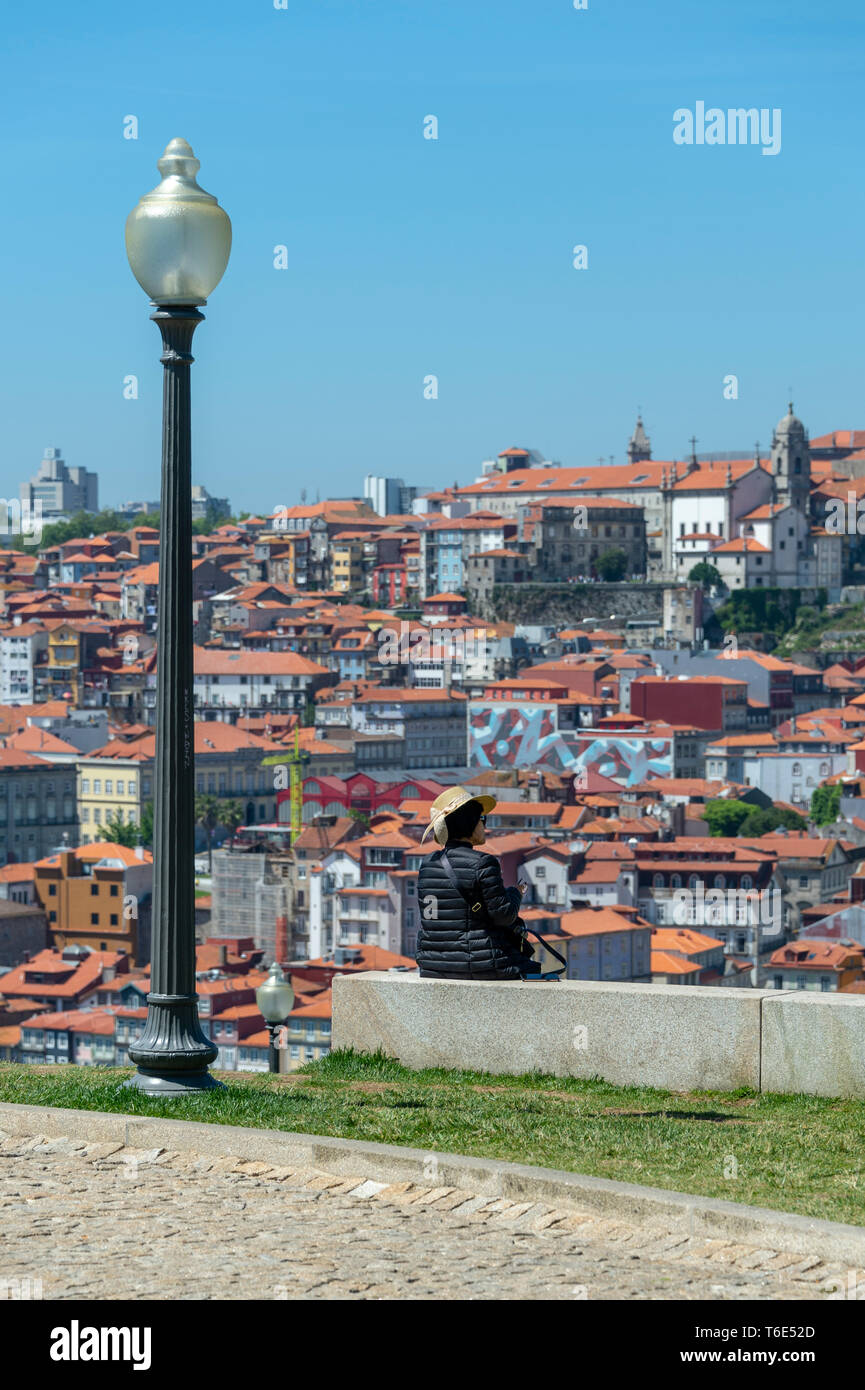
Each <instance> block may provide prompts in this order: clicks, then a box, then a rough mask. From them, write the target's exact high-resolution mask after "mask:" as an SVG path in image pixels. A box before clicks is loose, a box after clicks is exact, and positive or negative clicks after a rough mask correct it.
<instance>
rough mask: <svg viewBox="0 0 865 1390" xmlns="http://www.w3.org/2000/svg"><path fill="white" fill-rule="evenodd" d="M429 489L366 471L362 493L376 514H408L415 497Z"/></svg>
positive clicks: (400, 479)
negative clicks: (380, 476)
mask: <svg viewBox="0 0 865 1390" xmlns="http://www.w3.org/2000/svg"><path fill="white" fill-rule="evenodd" d="M429 490H430V489H429V488H428V487H415V486H414V485H413V484H406V483H404V482H403V480H402V478H379V477H377V476H376V475H375V474H374V473H367V475H366V477H365V478H364V480H363V495H364V497H365V498H366V500H367V502H369V504H370V506H371V507H372V509H373V511H374V512H375V513H376V514H377V515H378V516H408V515H409V513H410V512H411V510H412V507H413V505H414V500H415V498H416V497H419V496H421V494H423V493H424V492H429Z"/></svg>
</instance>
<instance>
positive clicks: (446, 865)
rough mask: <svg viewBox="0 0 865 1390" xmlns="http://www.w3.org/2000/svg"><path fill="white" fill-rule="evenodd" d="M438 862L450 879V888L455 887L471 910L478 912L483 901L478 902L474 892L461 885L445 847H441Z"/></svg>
mask: <svg viewBox="0 0 865 1390" xmlns="http://www.w3.org/2000/svg"><path fill="white" fill-rule="evenodd" d="M440 863H441V866H442V868H443V869H444V871H445V874H446V875H447V877H448V879H449V881H450V885H451V888H455V889H456V890H457V892H458V893H459V895H460V897H461V898H464V899H465V901H466V902H467V903H468V905H469V907H470V909H471V911H472V912H475V913H477V912H480V911H481V908H482V907H483V903H481V902H479V900H478V899H477V898H476V897H475V896H474V894H472V893H470V892H469V891H468V889H466V888H463V887H462V885H461V884H460V881H459V879H458V878H457V876H456V874H455V873H454V866H453V864H452V863H451V861H450V860H449V859H448V854H447V850H445V849H443V850H442V852H441V859H440Z"/></svg>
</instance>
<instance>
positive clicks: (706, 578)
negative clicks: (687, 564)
mask: <svg viewBox="0 0 865 1390" xmlns="http://www.w3.org/2000/svg"><path fill="white" fill-rule="evenodd" d="M688 582H689V583H691V584H701V585H702V586H703V588H704V589H714V588H717V587H718V586H719V585H721V584H723V582H724V581H723V580H722V578H721V572H720V570H719V569H718V567H717V565H710V564H709V563H708V561H707V560H701V561H700V563H699V564H698V565H695V566H694V568H693V569H692V570H691V572H690V574H689V575H688Z"/></svg>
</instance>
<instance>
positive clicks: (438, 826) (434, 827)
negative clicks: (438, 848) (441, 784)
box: [421, 787, 496, 845]
mask: <svg viewBox="0 0 865 1390" xmlns="http://www.w3.org/2000/svg"><path fill="white" fill-rule="evenodd" d="M469 801H477V802H478V803H479V804H480V807H481V812H482V814H483V815H489V813H490V811H492V810H493V808H494V807H495V804H496V799H495V797H494V796H475V795H474V794H473V793H472V792H470V791H467V790H466V788H465V787H451V788H450V790H449V791H446V792H442V794H441V796H437V797H436V799H435V801H434V802H433V803H432V806H431V807H430V823H429V825H428V826H427V828H426V830H425V831H424V833H423V836H422V839H421V843H423V841H424V840H425V839H426V837H427V835H428V834H429V833H430V831H432V832H433V834H434V835H435V837H436V840H437V841H438V843H439V844H440V845H446V844H447V842H448V828H447V825H446V824H445V816H449V815H450V814H451V813H452V812H453V811H457V810H459V808H460V806H465V805H466V803H467V802H469Z"/></svg>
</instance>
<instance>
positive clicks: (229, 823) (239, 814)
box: [219, 801, 246, 845]
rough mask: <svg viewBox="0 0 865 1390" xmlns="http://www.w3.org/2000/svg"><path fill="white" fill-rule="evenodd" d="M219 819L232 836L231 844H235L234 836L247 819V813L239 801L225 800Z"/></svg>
mask: <svg viewBox="0 0 865 1390" xmlns="http://www.w3.org/2000/svg"><path fill="white" fill-rule="evenodd" d="M219 819H220V821H221V823H222V824H223V825H224V826H225V828H226V830H227V831H228V834H229V836H230V837H231V844H232V845H233V844H234V837H235V835H236V834H237V832H238V830H239V829H240V827H241V826H242V825H243V823H244V821H245V820H246V814H245V812H244V809H243V806H242V805H241V803H240V802H239V801H225V802H223V804H222V805H221V807H220V811H219Z"/></svg>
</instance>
